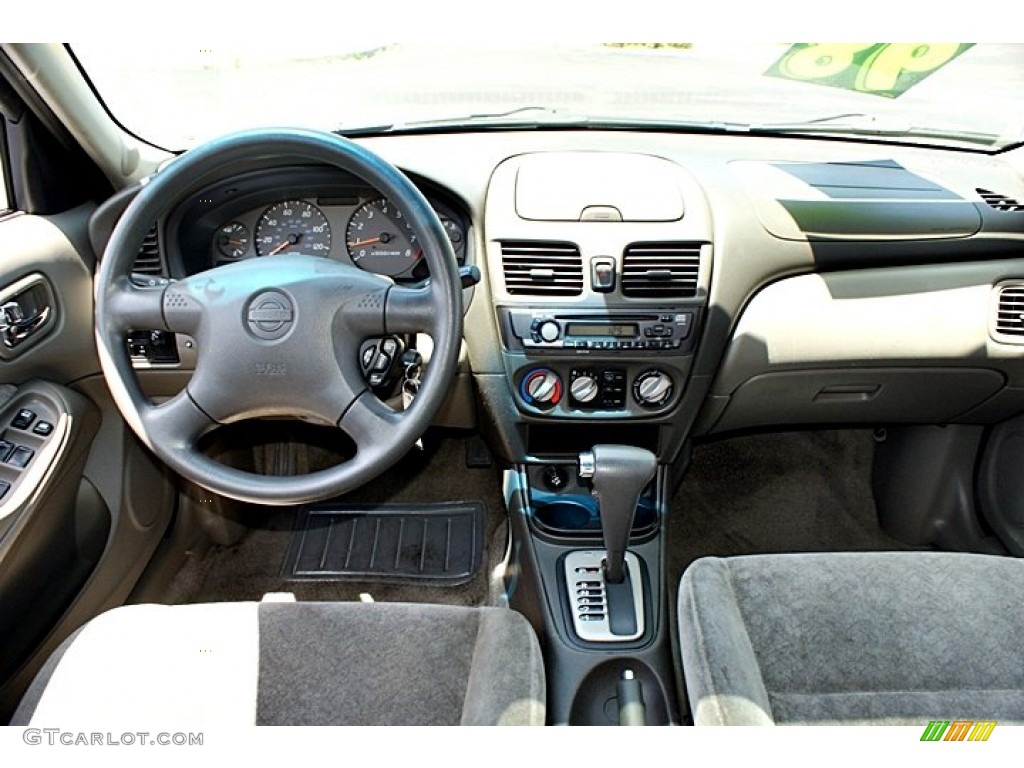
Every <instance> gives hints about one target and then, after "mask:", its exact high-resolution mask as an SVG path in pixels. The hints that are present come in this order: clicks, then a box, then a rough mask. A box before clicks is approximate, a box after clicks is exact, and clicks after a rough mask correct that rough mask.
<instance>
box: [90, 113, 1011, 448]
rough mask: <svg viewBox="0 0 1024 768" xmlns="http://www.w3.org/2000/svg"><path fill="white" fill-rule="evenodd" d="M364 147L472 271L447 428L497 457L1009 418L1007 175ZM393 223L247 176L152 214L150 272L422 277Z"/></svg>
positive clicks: (325, 176) (395, 142) (331, 192)
mask: <svg viewBox="0 0 1024 768" xmlns="http://www.w3.org/2000/svg"><path fill="white" fill-rule="evenodd" d="M360 141H361V142H362V143H364V144H365V145H366V146H368V147H369V148H370V149H372V150H373V151H375V152H377V153H378V154H380V155H381V156H383V157H384V158H385V159H387V160H389V161H390V162H391V163H393V164H395V165H396V166H397V167H399V168H401V169H402V170H403V171H404V172H406V173H407V174H408V175H409V176H410V178H412V179H413V181H414V183H416V184H417V186H418V187H419V188H420V190H421V191H422V192H423V194H424V195H425V197H426V198H427V199H428V201H429V202H430V203H431V205H432V206H433V207H434V208H435V210H436V211H437V212H438V214H439V216H440V217H441V219H442V221H443V222H444V225H445V229H446V231H447V232H448V234H449V237H450V239H451V242H452V245H453V248H454V249H455V252H456V254H457V256H458V259H459V262H460V264H465V265H474V266H476V267H477V268H478V269H479V270H480V273H481V278H482V279H481V282H480V283H479V284H478V285H477V286H475V287H474V288H473V289H472V290H468V291H466V293H465V298H466V323H465V331H464V333H465V339H464V354H463V359H462V364H461V368H460V372H459V376H458V377H457V383H456V385H455V386H454V387H453V391H452V395H451V401H452V402H451V403H450V404H449V406H448V407H446V409H444V410H443V412H442V415H441V416H440V417H439V419H440V421H441V423H443V424H446V425H449V426H459V427H479V428H481V429H483V430H485V431H486V433H487V435H488V437H489V442H490V443H491V445H492V447H494V448H496V450H497V451H498V452H499V453H500V454H501V455H502V456H503V457H504V458H506V459H508V460H511V461H524V460H525V461H529V460H532V459H543V458H545V457H550V456H553V455H554V456H564V455H567V454H571V453H573V452H576V451H578V450H581V449H583V448H586V447H589V446H590V445H592V444H593V443H594V442H595V441H599V440H608V441H615V442H621V441H625V442H629V443H632V444H636V445H640V446H642V447H647V448H650V449H652V450H654V451H655V452H656V453H658V455H659V457H660V458H662V459H663V460H671V459H672V458H673V457H674V456H676V455H677V454H678V452H679V451H680V450H681V449H682V447H683V446H684V444H685V442H686V441H687V439H690V438H694V437H698V438H699V437H703V436H712V435H716V434H721V433H728V432H733V431H737V430H748V429H756V428H761V427H779V426H791V425H801V424H827V425H843V424H852V425H857V424H867V425H876V424H890V423H918V424H948V423H969V424H990V423H995V422H997V421H999V420H1001V419H1005V418H1008V417H1009V416H1011V415H1013V414H1015V413H1019V412H1021V411H1024V343H1022V342H1024V315H1021V314H1020V310H1019V309H1016V308H1015V307H1018V306H1019V305H1018V304H1015V303H1014V302H1015V301H1017V298H1015V297H1017V296H1019V295H1024V206H1022V205H1021V204H1020V203H1019V201H1020V200H1024V176H1022V175H1021V172H1020V170H1019V169H1018V167H1017V164H1016V161H1015V160H1014V159H1013V158H1010V159H1009V161H1008V159H1007V158H1004V157H1001V156H997V155H988V154H983V153H974V152H963V151H956V150H948V149H939V148H928V147H909V146H899V145H893V144H881V143H871V142H850V141H839V140H822V139H808V138H795V137H793V138H788V137H786V138H783V137H778V138H768V137H735V136H698V135H687V134H673V133H664V132H628V131H620V132H616V131H532V132H516V131H505V132H501V131H495V132H482V133H450V134H422V135H397V136H380V137H373V138H367V139H360ZM124 204H126V203H125V202H124V201H123V200H122V201H121V202H120V203H118V204H114V203H110V204H108V205H105V206H103V207H101V209H100V210H99V211H97V215H96V216H95V217H94V219H98V220H105V221H108V222H109V221H112V220H115V219H116V215H117V213H118V205H120V206H121V208H122V209H123V205H124ZM403 218H404V217H402V216H400V212H398V211H395V210H394V209H393V207H391V206H390V205H388V204H387V202H386V201H383V200H382V199H381V196H380V194H379V193H378V192H376V191H375V190H374V189H372V188H370V187H368V186H367V185H366V184H365V183H363V182H361V181H360V180H358V179H355V178H352V177H349V176H346V175H345V174H343V173H341V172H339V171H338V170H336V169H328V168H322V167H318V166H313V165H295V166H290V167H284V168H278V167H275V168H265V167H260V166H259V163H258V162H254V163H253V164H252V165H250V166H240V167H238V168H236V169H231V171H230V172H229V173H225V175H224V178H223V179H222V180H220V181H218V182H217V183H215V184H212V185H211V184H206V185H202V184H197V186H196V189H195V190H194V194H193V195H191V196H190V197H189V198H187V199H184V200H181V201H180V202H179V204H178V205H177V206H176V207H175V208H174V209H173V210H172V211H170V213H169V214H168V215H167V216H166V217H165V219H164V220H163V221H161V222H159V223H158V227H157V228H156V230H155V231H156V232H157V233H158V235H159V237H158V238H157V239H156V242H155V247H156V251H157V255H158V259H157V261H156V262H155V264H156V267H155V269H156V270H157V271H158V272H160V273H161V274H162V275H164V276H166V277H169V278H171V279H173V278H175V277H180V276H183V275H188V274H194V273H197V272H201V271H203V270H205V269H210V268H215V267H216V266H218V265H220V264H224V263H228V262H231V261H237V260H240V259H249V258H260V255H261V254H269V253H273V252H276V253H289V252H294V253H311V254H314V255H320V256H324V257H325V258H331V259H337V260H339V261H343V262H346V263H351V264H355V265H356V266H358V267H360V268H362V269H369V270H370V271H373V272H377V273H379V274H384V275H388V276H390V277H393V278H394V279H395V280H396V281H416V280H420V279H422V278H424V277H425V276H426V274H425V272H424V270H423V265H422V263H421V261H420V259H419V258H418V255H417V252H416V233H415V232H412V231H410V230H409V229H408V228H407V227H405V226H404V222H403ZM96 229H98V230H99V229H102V227H97V228H96ZM94 239H95V240H97V246H96V247H97V250H98V251H101V250H102V241H103V239H102V232H100V233H99V236H98V237H97V238H94ZM399 341H402V342H403V343H409V342H410V341H411V340H399ZM373 343H374V344H376V345H377V346H375V347H374V349H382V348H383V347H382V346H381V345H382V344H383V342H379V341H378V342H373ZM388 349H389V350H392V349H393V347H389V348H388ZM171 351H173V350H171ZM177 352H178V354H177V356H176V357H175V356H174V355H168V356H167V357H166V358H164V360H163V362H161V361H159V360H157V361H155V364H154V365H152V366H150V367H151V368H153V369H160V370H152V371H150V372H149V374H148V375H152V376H154V377H157V374H159V373H164V374H166V373H167V371H168V370H169V369H171V368H173V367H174V366H173V365H172V364H171V363H169V362H167V361H168V360H175V359H176V360H177V361H178V362H177V365H178V367H179V369H180V371H181V372H182V373H183V374H185V375H187V372H188V369H189V359H190V358H189V354H190V353H189V351H188V350H187V349H184V348H182V347H181V346H180V344H179V348H178V350H177ZM362 352H363V353H364V354H366V355H367V359H368V360H371V361H372V360H373V359H374V358H373V354H374V353H372V352H366V350H365V349H364V350H363V351H362ZM389 354H390V355H391V356H392V357H394V355H393V354H391V352H389ZM143 367H145V366H143ZM153 380H154V381H159V378H154V379H153ZM160 386H164V385H160ZM158 388H159V387H158Z"/></svg>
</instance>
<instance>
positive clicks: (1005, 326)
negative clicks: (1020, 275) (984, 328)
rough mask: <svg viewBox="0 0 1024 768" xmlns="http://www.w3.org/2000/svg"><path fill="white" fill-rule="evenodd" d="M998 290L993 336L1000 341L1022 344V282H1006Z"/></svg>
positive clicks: (1023, 310)
mask: <svg viewBox="0 0 1024 768" xmlns="http://www.w3.org/2000/svg"><path fill="white" fill-rule="evenodd" d="M998 290H999V299H998V306H997V307H996V317H995V324H994V328H995V333H994V334H993V336H994V337H996V338H997V339H1000V340H1002V341H1009V342H1011V343H1015V344H1024V283H1008V284H1006V285H1002V286H1000V287H999V289H998ZM1000 337H1002V338H1000Z"/></svg>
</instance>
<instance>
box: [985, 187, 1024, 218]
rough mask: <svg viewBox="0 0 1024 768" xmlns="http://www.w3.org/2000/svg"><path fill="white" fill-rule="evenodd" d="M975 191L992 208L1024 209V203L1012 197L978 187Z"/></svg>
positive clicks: (1010, 210)
mask: <svg viewBox="0 0 1024 768" xmlns="http://www.w3.org/2000/svg"><path fill="white" fill-rule="evenodd" d="M975 191H976V192H977V193H978V194H979V195H981V199H982V200H984V201H985V202H986V203H987V204H988V206H989V207H990V208H995V209H996V210H997V211H1008V212H1015V211H1024V205H1022V204H1021V203H1020V202H1018V201H1017V200H1014V199H1013V198H1012V197H1007V196H1006V195H1000V194H999V193H998V192H990V191H989V190H987V189H977V190H975Z"/></svg>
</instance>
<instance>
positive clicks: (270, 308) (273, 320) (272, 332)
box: [245, 291, 295, 341]
mask: <svg viewBox="0 0 1024 768" xmlns="http://www.w3.org/2000/svg"><path fill="white" fill-rule="evenodd" d="M245 317H246V325H247V326H248V328H249V333H251V334H252V335H253V336H255V337H256V338H258V339H266V340H267V341H273V340H275V339H280V338H281V337H282V336H284V335H285V334H286V333H288V331H290V330H291V327H292V322H293V321H294V319H295V309H294V307H293V306H292V300H291V299H289V298H288V297H287V296H286V295H285V294H283V293H282V292H281V291H264V292H263V293H259V294H257V295H256V296H255V297H254V298H253V299H252V301H250V302H249V306H248V308H247V309H246V313H245Z"/></svg>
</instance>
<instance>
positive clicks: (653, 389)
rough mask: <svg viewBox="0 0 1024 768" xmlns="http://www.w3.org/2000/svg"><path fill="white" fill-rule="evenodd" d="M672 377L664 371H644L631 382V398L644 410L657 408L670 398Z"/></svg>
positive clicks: (653, 369)
mask: <svg viewBox="0 0 1024 768" xmlns="http://www.w3.org/2000/svg"><path fill="white" fill-rule="evenodd" d="M673 387H674V385H673V383H672V377H671V376H669V375H668V374H667V373H665V372H664V371H661V370H658V369H657V368H652V369H651V370H649V371H644V372H643V373H641V374H640V375H639V376H637V377H636V381H634V382H633V397H635V398H636V401H637V402H638V403H639V404H640V405H642V406H644V407H645V408H657V407H659V406H662V405H664V404H665V403H667V402H668V401H669V400H670V399H671V398H672V390H673Z"/></svg>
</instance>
